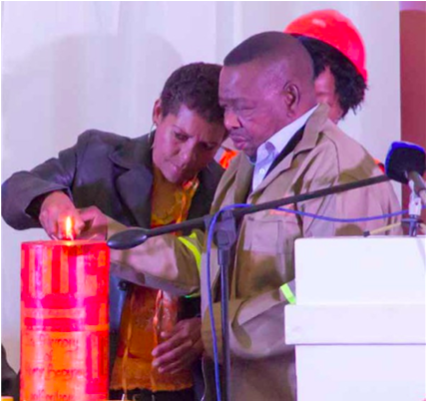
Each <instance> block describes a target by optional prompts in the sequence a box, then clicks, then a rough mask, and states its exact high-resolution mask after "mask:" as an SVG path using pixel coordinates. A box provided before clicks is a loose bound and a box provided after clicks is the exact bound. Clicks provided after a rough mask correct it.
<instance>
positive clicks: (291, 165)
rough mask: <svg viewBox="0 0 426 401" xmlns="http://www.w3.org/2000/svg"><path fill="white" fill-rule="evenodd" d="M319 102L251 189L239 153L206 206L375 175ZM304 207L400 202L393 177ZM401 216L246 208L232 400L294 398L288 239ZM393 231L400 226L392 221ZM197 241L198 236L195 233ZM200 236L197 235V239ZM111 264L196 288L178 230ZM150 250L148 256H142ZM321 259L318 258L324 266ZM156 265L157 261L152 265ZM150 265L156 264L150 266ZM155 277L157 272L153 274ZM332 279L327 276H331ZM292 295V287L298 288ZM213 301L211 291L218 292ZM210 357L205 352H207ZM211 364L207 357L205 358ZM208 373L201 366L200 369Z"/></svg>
mask: <svg viewBox="0 0 426 401" xmlns="http://www.w3.org/2000/svg"><path fill="white" fill-rule="evenodd" d="M327 112H328V109H327V107H326V106H320V107H318V109H317V110H316V111H315V112H314V114H313V115H312V116H311V118H310V119H309V120H308V122H307V125H306V127H305V130H304V134H303V138H302V140H301V141H300V142H299V143H298V144H297V146H296V147H295V149H294V151H293V152H291V153H290V154H289V155H288V156H286V157H285V158H284V159H283V160H282V161H281V162H280V163H279V164H278V165H277V166H276V167H275V168H274V169H273V170H272V171H271V172H270V173H269V174H268V175H267V176H266V178H265V179H264V180H263V181H262V183H261V184H260V185H259V186H258V187H257V188H256V189H255V190H254V191H253V192H251V193H250V194H249V195H248V198H246V196H247V193H248V192H249V191H250V189H251V180H252V174H253V167H252V165H251V164H250V163H249V162H248V160H247V158H246V157H245V155H243V154H240V155H239V156H238V157H237V158H236V159H235V160H234V161H233V162H232V163H231V165H230V167H229V169H228V170H227V171H226V172H225V174H224V176H223V177H222V180H221V181H220V183H219V187H218V189H217V192H216V195H215V200H214V202H213V206H212V211H213V212H216V211H218V210H219V209H221V208H222V207H224V206H226V205H231V204H234V203H250V204H259V203H263V202H267V201H271V200H275V199H279V198H284V197H288V196H292V195H298V194H303V193H307V192H312V191H315V190H318V189H322V188H327V187H330V186H334V185H338V184H343V183H348V182H352V181H356V180H362V179H365V178H370V177H373V176H377V175H380V174H381V172H380V170H379V169H378V167H377V166H376V164H375V163H374V160H373V158H372V157H371V156H370V155H369V154H368V153H367V151H366V150H365V149H364V148H363V147H362V146H361V145H359V144H358V143H357V142H355V141H354V140H352V139H351V138H349V137H348V136H346V135H345V134H344V133H343V132H342V131H341V130H340V129H339V128H337V127H336V126H335V125H334V124H333V123H332V122H331V121H330V120H328V119H327ZM287 208H293V209H297V210H300V211H302V212H308V213H313V214H318V215H323V216H332V217H340V218H359V217H366V216H373V215H380V214H386V213H391V212H395V211H398V210H399V209H400V207H399V204H398V201H397V198H396V196H395V193H394V191H393V189H392V186H391V184H390V183H383V184H378V185H375V186H371V187H367V188H362V189H357V190H352V191H349V192H345V193H341V194H338V195H331V196H328V197H326V198H322V199H317V200H311V201H306V202H303V203H301V204H297V205H292V206H291V207H288V206H287ZM396 221H397V218H391V219H386V220H384V221H383V220H378V221H372V222H368V223H356V224H355V223H330V222H326V221H323V220H318V219H313V218H310V217H300V216H296V215H295V214H292V213H289V212H286V211H278V210H268V211H263V212H258V213H255V214H252V215H249V216H246V217H245V218H244V219H243V221H242V223H241V226H240V231H239V236H238V242H237V245H236V253H235V260H234V265H233V269H232V280H231V288H230V303H229V324H230V347H231V352H232V372H231V380H232V394H231V397H230V399H231V400H233V401H240V400H241V401H243V400H244V401H247V400H248V401H258V400H259V401H260V400H277V401H278V400H289V401H295V400H296V375H295V365H294V361H295V356H294V348H293V347H292V346H289V345H286V342H285V333H284V327H285V313H284V310H285V306H286V305H287V304H288V301H287V299H286V297H285V296H284V294H283V292H282V291H281V289H280V287H281V286H282V285H283V284H285V283H291V282H292V281H293V280H294V241H295V240H296V239H297V238H302V237H332V236H337V235H340V236H341V235H361V234H362V232H363V231H364V230H367V229H368V230H371V229H374V228H377V227H381V226H383V225H387V224H391V223H394V222H396ZM393 233H398V232H397V231H396V230H395V232H393ZM198 234H199V237H198V243H199V244H201V243H204V239H203V238H202V237H201V235H200V233H198ZM195 242H197V241H195ZM111 256H112V260H113V261H114V262H115V263H114V266H115V267H114V268H115V270H116V271H115V273H116V274H119V275H126V274H127V277H126V278H127V279H132V278H133V279H137V278H138V277H139V280H142V281H143V280H146V279H145V277H149V280H148V281H149V282H150V283H152V282H153V281H155V280H156V285H158V286H159V287H160V288H161V286H162V285H165V286H169V285H170V282H171V281H172V282H174V284H175V286H176V289H177V290H179V291H189V292H191V291H196V290H197V289H198V286H199V281H198V275H197V266H196V263H195V260H194V257H193V255H192V254H191V252H190V251H189V250H188V249H187V248H186V247H185V246H183V244H182V242H181V241H179V240H176V238H174V237H172V236H170V235H165V236H162V237H158V238H152V239H150V240H148V241H147V242H146V243H145V244H143V245H141V246H139V247H136V248H134V249H133V250H130V251H126V252H117V251H113V252H112V255H111ZM154 259H155V261H156V262H155V264H154V263H148V260H149V261H150V262H151V261H152V260H154ZM321 263H324V262H323V261H318V268H321ZM154 265H156V266H157V267H156V268H154ZM146 266H152V267H151V268H150V269H146V268H145V267H146ZM342 268H344V266H342ZM153 278H154V279H153ZM218 279H219V268H218V264H217V255H216V250H215V248H213V250H212V253H211V277H210V280H211V283H212V289H213V294H216V292H217V291H216V290H217V285H218ZM331 279H332V278H331ZM207 290H208V287H207V271H206V268H205V255H203V263H202V266H201V296H202V308H201V309H202V313H203V319H202V320H203V327H202V335H203V342H204V346H205V349H206V353H207V356H209V357H212V354H213V351H212V349H213V347H212V331H211V327H210V316H209V311H208V299H207ZM296 297H297V294H296ZM216 301H217V299H216ZM213 311H214V316H215V326H216V333H217V338H218V339H219V345H218V349H219V350H221V343H220V336H221V319H220V303H219V302H215V303H214V305H213ZM207 359H208V357H207V358H206V360H207ZM205 369H206V370H207V369H208V370H209V372H213V370H211V366H208V365H206V366H205ZM205 373H206V372H205ZM206 381H207V394H206V395H207V397H206V399H207V400H210V399H213V398H212V395H213V394H214V376H213V375H212V374H207V375H206Z"/></svg>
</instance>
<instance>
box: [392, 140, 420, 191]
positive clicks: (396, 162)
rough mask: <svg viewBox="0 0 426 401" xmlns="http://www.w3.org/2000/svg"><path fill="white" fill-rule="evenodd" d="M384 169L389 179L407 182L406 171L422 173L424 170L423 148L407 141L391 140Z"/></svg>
mask: <svg viewBox="0 0 426 401" xmlns="http://www.w3.org/2000/svg"><path fill="white" fill-rule="evenodd" d="M385 170H386V175H387V176H388V177H389V178H390V179H392V180H395V181H398V182H400V183H402V184H408V178H407V173H408V172H410V171H415V172H417V173H419V174H420V175H423V174H424V172H425V170H426V154H425V151H424V149H423V148H422V147H420V146H418V145H415V144H413V143H409V142H393V143H392V145H391V147H390V149H389V152H388V154H387V156H386V163H385Z"/></svg>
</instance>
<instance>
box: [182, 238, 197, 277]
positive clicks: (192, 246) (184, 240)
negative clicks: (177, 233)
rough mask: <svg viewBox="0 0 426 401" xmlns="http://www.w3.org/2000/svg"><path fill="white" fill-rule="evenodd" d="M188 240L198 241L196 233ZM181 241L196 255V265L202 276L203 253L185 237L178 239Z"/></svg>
mask: <svg viewBox="0 0 426 401" xmlns="http://www.w3.org/2000/svg"><path fill="white" fill-rule="evenodd" d="M188 238H192V239H197V236H196V234H195V233H192V234H191V235H190V236H188ZM178 239H179V241H180V242H182V244H184V245H185V246H186V247H187V248H188V249H189V250H190V251H191V252H192V254H193V255H194V258H195V263H196V264H197V269H198V273H199V274H201V252H200V251H199V249H198V248H197V246H196V245H194V244H193V243H192V242H191V241H188V240H187V239H186V238H185V237H178Z"/></svg>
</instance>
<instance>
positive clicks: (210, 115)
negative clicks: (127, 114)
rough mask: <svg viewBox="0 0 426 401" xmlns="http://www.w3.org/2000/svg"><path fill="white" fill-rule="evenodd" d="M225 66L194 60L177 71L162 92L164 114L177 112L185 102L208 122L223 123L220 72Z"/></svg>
mask: <svg viewBox="0 0 426 401" xmlns="http://www.w3.org/2000/svg"><path fill="white" fill-rule="evenodd" d="M221 68H222V67H221V66H220V65H217V64H208V63H192V64H188V65H185V66H183V67H180V68H178V69H177V70H175V71H174V72H173V73H172V75H170V77H169V78H168V79H167V81H166V83H165V84H164V88H163V90H162V92H161V106H162V113H163V117H165V116H167V115H168V114H170V113H173V114H177V113H178V112H179V109H180V106H181V105H182V104H184V105H185V106H186V107H188V109H190V110H193V111H195V112H197V113H198V114H199V115H200V116H201V117H203V118H204V119H205V120H206V121H208V122H210V123H212V122H217V123H220V124H223V109H222V108H221V107H220V106H219V74H220V70H221Z"/></svg>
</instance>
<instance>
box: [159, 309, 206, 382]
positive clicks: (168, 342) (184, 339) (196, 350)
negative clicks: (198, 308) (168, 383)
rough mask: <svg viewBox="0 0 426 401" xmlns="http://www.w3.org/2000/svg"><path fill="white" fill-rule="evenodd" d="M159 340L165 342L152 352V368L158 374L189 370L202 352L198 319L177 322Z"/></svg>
mask: <svg viewBox="0 0 426 401" xmlns="http://www.w3.org/2000/svg"><path fill="white" fill-rule="evenodd" d="M161 338H162V339H163V340H165V341H164V342H163V343H162V344H160V345H159V346H158V347H156V348H155V349H154V350H153V352H152V356H153V357H154V361H153V366H154V367H156V368H157V369H158V371H159V372H160V373H164V372H168V373H172V374H173V373H177V372H179V371H181V370H182V369H186V368H189V367H190V366H191V365H192V363H193V362H194V361H196V360H197V359H198V358H199V357H200V356H201V354H202V352H203V350H204V347H203V342H202V340H201V319H200V318H198V317H195V318H192V319H185V320H181V321H179V322H178V323H177V324H176V326H175V327H174V329H173V330H172V331H171V332H170V333H161Z"/></svg>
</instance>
